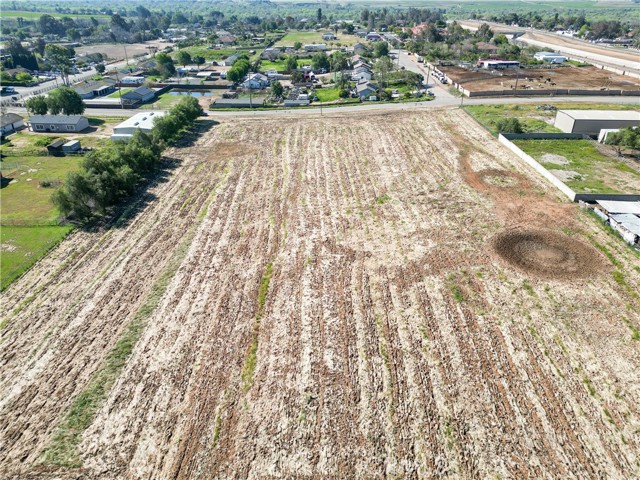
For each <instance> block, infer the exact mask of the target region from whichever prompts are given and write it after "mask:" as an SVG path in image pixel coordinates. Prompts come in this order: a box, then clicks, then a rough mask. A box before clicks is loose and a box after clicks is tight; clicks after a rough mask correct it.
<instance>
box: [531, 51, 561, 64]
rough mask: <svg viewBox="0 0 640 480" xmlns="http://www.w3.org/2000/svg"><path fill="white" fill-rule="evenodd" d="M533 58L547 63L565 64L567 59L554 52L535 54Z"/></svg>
mask: <svg viewBox="0 0 640 480" xmlns="http://www.w3.org/2000/svg"><path fill="white" fill-rule="evenodd" d="M533 58H535V59H536V60H540V61H542V62H547V63H564V62H566V61H567V57H565V56H564V55H560V54H559V53H553V52H538V53H534V54H533Z"/></svg>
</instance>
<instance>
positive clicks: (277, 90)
mask: <svg viewBox="0 0 640 480" xmlns="http://www.w3.org/2000/svg"><path fill="white" fill-rule="evenodd" d="M283 93H284V87H283V86H282V84H281V83H280V82H279V81H278V80H276V81H275V82H272V83H271V94H272V95H273V96H274V97H276V98H281V97H282V94H283Z"/></svg>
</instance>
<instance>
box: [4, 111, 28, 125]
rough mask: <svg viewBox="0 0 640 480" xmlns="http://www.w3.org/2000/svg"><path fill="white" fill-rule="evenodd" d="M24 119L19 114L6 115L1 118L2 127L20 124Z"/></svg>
mask: <svg viewBox="0 0 640 480" xmlns="http://www.w3.org/2000/svg"><path fill="white" fill-rule="evenodd" d="M22 119H23V118H22V117H21V116H20V115H18V114H17V113H5V114H4V115H2V116H0V127H4V126H5V125H10V124H12V123H16V122H19V121H20V120H22Z"/></svg>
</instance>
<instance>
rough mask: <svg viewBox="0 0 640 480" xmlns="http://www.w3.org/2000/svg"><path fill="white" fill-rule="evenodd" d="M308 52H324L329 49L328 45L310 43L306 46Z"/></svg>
mask: <svg viewBox="0 0 640 480" xmlns="http://www.w3.org/2000/svg"><path fill="white" fill-rule="evenodd" d="M304 49H305V51H307V52H324V51H325V50H326V49H327V44H326V43H308V44H306V45H305V46H304Z"/></svg>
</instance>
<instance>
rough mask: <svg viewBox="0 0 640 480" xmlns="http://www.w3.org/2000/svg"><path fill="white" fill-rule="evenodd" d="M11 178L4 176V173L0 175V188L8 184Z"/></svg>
mask: <svg viewBox="0 0 640 480" xmlns="http://www.w3.org/2000/svg"><path fill="white" fill-rule="evenodd" d="M11 180H13V178H10V177H5V176H4V175H2V177H0V188H4V187H6V186H7V185H9V184H10V183H11Z"/></svg>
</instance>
